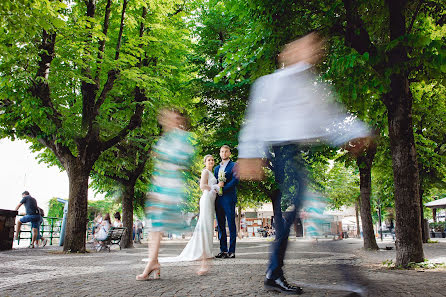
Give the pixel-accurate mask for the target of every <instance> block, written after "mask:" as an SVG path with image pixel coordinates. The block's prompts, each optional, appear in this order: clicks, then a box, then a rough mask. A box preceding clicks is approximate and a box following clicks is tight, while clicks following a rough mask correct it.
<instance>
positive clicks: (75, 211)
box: [63, 159, 90, 253]
mask: <svg viewBox="0 0 446 297" xmlns="http://www.w3.org/2000/svg"><path fill="white" fill-rule="evenodd" d="M79 163H81V162H79V161H78V159H76V160H75V161H73V162H71V163H67V167H66V169H67V174H68V181H69V199H68V216H67V226H66V230H65V239H64V246H63V250H64V251H65V252H71V253H77V252H80V253H85V241H86V231H87V223H88V219H87V207H88V178H89V172H90V170H89V168H86V166H84V165H83V164H79Z"/></svg>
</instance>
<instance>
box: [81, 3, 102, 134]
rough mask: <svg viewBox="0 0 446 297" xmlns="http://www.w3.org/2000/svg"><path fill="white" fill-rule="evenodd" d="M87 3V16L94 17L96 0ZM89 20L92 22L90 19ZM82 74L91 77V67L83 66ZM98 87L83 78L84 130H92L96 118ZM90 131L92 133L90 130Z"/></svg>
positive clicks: (89, 35)
mask: <svg viewBox="0 0 446 297" xmlns="http://www.w3.org/2000/svg"><path fill="white" fill-rule="evenodd" d="M85 5H86V6H87V17H88V18H94V15H95V13H96V1H95V0H88V1H87V0H85ZM88 22H90V20H89V19H88ZM88 38H89V39H90V40H91V32H90V34H88ZM82 75H83V76H85V77H87V78H89V79H91V69H90V67H88V66H87V67H86V68H82ZM98 89H99V87H98V86H97V85H96V84H93V83H90V82H87V81H85V80H82V83H81V93H82V129H83V130H84V131H85V130H87V129H89V130H91V125H92V122H93V120H94V99H95V98H96V93H97V91H98ZM88 133H90V131H89V132H88Z"/></svg>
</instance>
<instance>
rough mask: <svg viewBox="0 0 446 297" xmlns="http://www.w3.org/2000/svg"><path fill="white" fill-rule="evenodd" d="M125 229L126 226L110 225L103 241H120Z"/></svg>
mask: <svg viewBox="0 0 446 297" xmlns="http://www.w3.org/2000/svg"><path fill="white" fill-rule="evenodd" d="M126 231H127V228H125V227H110V229H108V232H107V238H105V239H104V240H103V241H105V242H108V241H116V240H118V241H120V240H121V238H122V236H123V235H124V233H125V232H126Z"/></svg>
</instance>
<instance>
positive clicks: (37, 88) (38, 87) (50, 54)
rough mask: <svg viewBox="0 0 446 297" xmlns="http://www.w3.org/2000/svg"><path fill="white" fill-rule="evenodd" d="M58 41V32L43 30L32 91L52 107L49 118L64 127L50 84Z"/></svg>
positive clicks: (58, 126)
mask: <svg viewBox="0 0 446 297" xmlns="http://www.w3.org/2000/svg"><path fill="white" fill-rule="evenodd" d="M55 43H56V33H48V32H47V31H45V30H43V31H42V42H41V44H40V46H39V58H40V60H39V63H38V69H37V73H36V77H35V78H34V80H33V82H32V86H31V88H30V92H31V94H32V95H33V96H34V97H37V98H39V99H40V100H41V101H42V104H43V106H44V107H47V108H49V109H50V111H51V112H50V113H47V115H48V117H49V119H50V120H51V121H52V122H53V123H54V124H55V125H56V127H57V128H62V120H61V118H62V115H61V114H60V113H59V112H58V111H57V110H56V108H55V107H54V105H53V103H52V102H51V96H50V93H51V92H50V86H49V85H48V77H49V74H50V66H51V62H52V61H53V59H54V45H55Z"/></svg>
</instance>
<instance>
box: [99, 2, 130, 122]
mask: <svg viewBox="0 0 446 297" xmlns="http://www.w3.org/2000/svg"><path fill="white" fill-rule="evenodd" d="M126 9H127V0H124V3H123V4H122V13H121V25H120V26H119V35H118V41H117V43H116V54H115V61H117V60H118V59H119V53H120V50H121V42H122V34H123V32H124V20H125V11H126ZM118 73H119V70H116V69H112V70H110V71H109V72H108V73H107V81H106V82H105V84H104V87H103V88H102V91H101V94H100V95H99V98H98V100H97V101H96V103H95V106H94V112H95V114H94V117H96V116H97V114H98V111H99V108H100V107H101V105H102V104H103V103H104V101H105V98H106V97H107V94H108V92H110V90H111V89H112V88H113V85H114V83H115V80H116V78H117V77H118Z"/></svg>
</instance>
